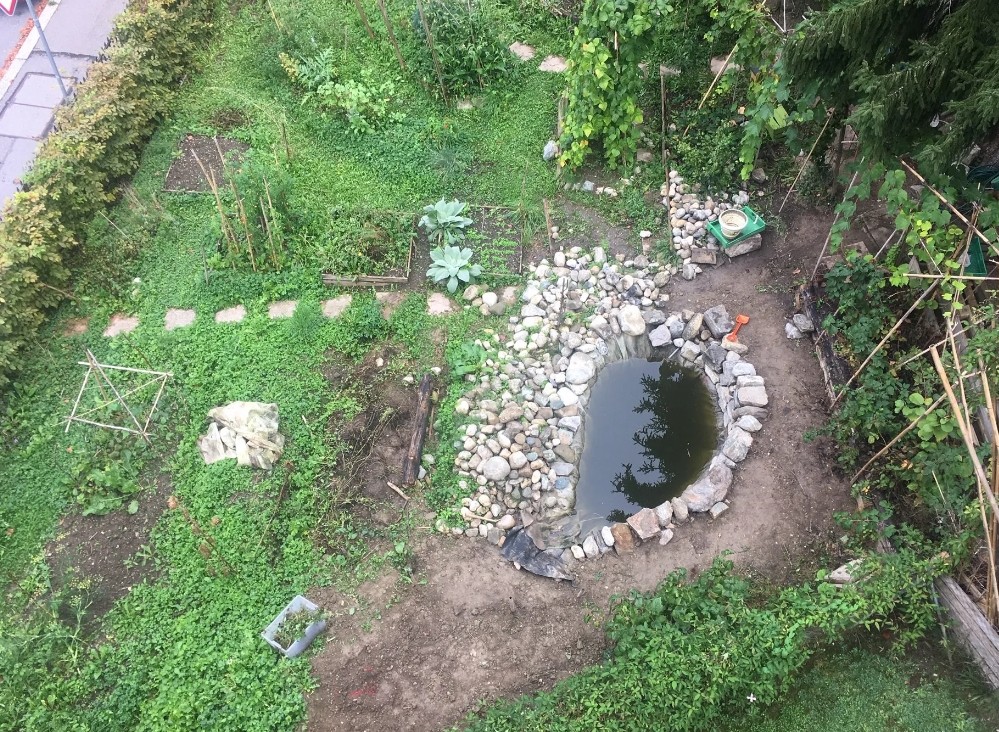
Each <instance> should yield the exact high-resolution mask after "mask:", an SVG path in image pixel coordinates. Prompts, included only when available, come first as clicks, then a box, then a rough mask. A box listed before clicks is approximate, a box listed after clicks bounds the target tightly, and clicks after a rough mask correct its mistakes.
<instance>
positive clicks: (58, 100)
mask: <svg viewBox="0 0 999 732" xmlns="http://www.w3.org/2000/svg"><path fill="white" fill-rule="evenodd" d="M63 83H65V84H66V86H67V87H68V86H70V85H71V84H72V80H69V79H64V80H63ZM11 101H13V102H14V103H15V104H26V105H28V106H29V107H44V108H45V109H55V108H56V107H58V106H59V105H60V104H62V90H61V89H60V88H59V82H58V81H57V80H56V77H54V76H51V75H49V74H25V75H24V78H23V79H21V83H20V84H18V86H17V91H16V92H14V95H13V96H12V97H11Z"/></svg>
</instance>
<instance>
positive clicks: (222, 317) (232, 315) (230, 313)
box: [215, 305, 246, 323]
mask: <svg viewBox="0 0 999 732" xmlns="http://www.w3.org/2000/svg"><path fill="white" fill-rule="evenodd" d="M245 317H246V308H244V307H243V306H242V305H236V306H235V307H231V308H226V309H225V310H219V311H218V312H217V313H215V322H216V323H238V322H240V321H241V320H242V319H243V318H245Z"/></svg>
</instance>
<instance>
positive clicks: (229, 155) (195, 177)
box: [163, 135, 250, 193]
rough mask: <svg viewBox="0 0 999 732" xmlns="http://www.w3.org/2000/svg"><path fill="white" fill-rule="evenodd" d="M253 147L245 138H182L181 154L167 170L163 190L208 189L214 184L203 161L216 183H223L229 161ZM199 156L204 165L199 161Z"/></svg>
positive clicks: (188, 136)
mask: <svg viewBox="0 0 999 732" xmlns="http://www.w3.org/2000/svg"><path fill="white" fill-rule="evenodd" d="M249 149H250V146H249V145H247V144H246V143H245V142H240V141H239V140H233V139H231V138H229V137H205V136H204V135H187V136H186V137H185V138H184V139H183V140H181V142H180V157H178V158H177V159H176V160H174V161H173V164H172V165H171V166H170V170H168V171H167V175H166V181H165V182H164V183H163V190H165V191H167V192H168V193H207V192H208V191H210V190H211V187H210V186H209V184H208V180H207V179H206V178H205V174H204V173H203V172H202V170H201V165H203V166H204V167H205V170H207V171H208V173H209V175H211V176H212V177H213V178H214V179H215V182H216V183H221V182H222V181H223V180H224V177H225V176H224V170H225V163H226V162H232V161H237V162H238V161H239V159H240V157H241V155H242V153H244V152H246V151H247V150H249ZM220 151H221V153H222V154H221V156H220V155H219V152H220ZM199 160H200V161H201V165H198V161H199Z"/></svg>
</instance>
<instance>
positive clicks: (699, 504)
mask: <svg viewBox="0 0 999 732" xmlns="http://www.w3.org/2000/svg"><path fill="white" fill-rule="evenodd" d="M730 485H732V470H731V469H730V468H729V467H728V466H727V465H725V464H724V463H722V462H720V461H718V460H717V459H716V460H714V461H712V463H711V466H710V467H709V468H708V469H707V470H706V471H705V472H704V474H703V475H701V477H700V478H698V479H697V480H696V481H695V482H694V483H692V484H691V485H689V486H687V488H686V489H685V490H684V491H683V493H682V494H681V496H680V497H681V498H683V500H684V501H685V502H686V504H687V508H688V509H690V510H691V511H694V512H702V511H707V510H708V509H709V508H711V507H712V506H713V505H714V504H716V503H718V501H720V500H722V499H723V498H725V495H726V494H727V493H728V489H729V486H730ZM673 508H674V511H675V510H676V506H674V507H673Z"/></svg>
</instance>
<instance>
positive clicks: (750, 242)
mask: <svg viewBox="0 0 999 732" xmlns="http://www.w3.org/2000/svg"><path fill="white" fill-rule="evenodd" d="M762 246H763V235H762V234H754V235H753V236H751V237H749V238H748V239H744V240H743V241H740V242H739V243H738V244H736V245H734V246H731V247H729V248H728V249H726V250H725V254H727V255H728V256H729V257H730V258H735V257H741V256H742V255H743V254H749V253H750V252H755V251H756V250H757V249H759V248H760V247H762Z"/></svg>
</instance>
